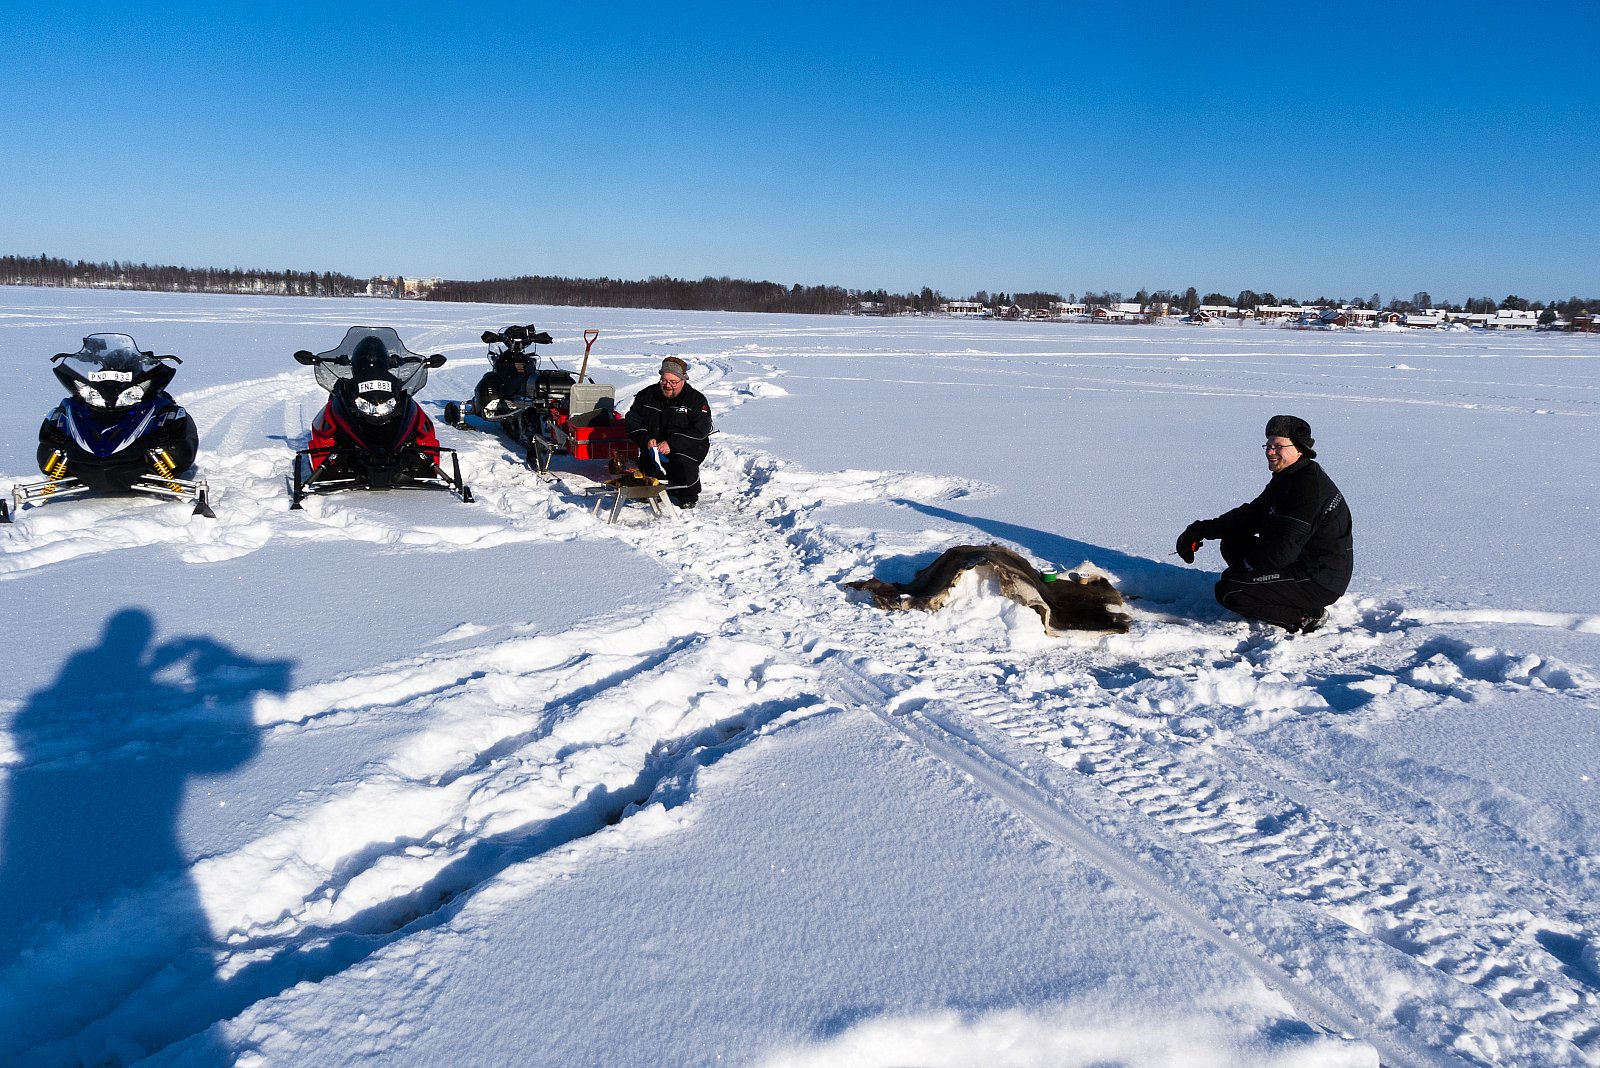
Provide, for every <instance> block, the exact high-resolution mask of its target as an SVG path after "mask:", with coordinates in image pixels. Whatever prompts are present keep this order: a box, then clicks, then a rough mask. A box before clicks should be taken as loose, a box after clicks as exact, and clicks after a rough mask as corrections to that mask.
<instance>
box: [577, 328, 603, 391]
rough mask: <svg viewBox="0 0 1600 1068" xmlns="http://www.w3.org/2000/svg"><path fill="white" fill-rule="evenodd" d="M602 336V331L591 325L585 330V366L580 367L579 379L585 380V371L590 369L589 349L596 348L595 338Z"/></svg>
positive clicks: (580, 380)
mask: <svg viewBox="0 0 1600 1068" xmlns="http://www.w3.org/2000/svg"><path fill="white" fill-rule="evenodd" d="M599 336H600V331H598V330H596V329H595V328H594V327H592V326H591V327H589V328H588V329H587V330H585V331H584V332H583V366H581V367H579V368H578V381H579V382H582V381H583V375H584V372H585V371H587V370H588V369H589V350H590V349H592V348H594V339H595V338H597V337H599Z"/></svg>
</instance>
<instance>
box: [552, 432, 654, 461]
mask: <svg viewBox="0 0 1600 1068" xmlns="http://www.w3.org/2000/svg"><path fill="white" fill-rule="evenodd" d="M567 433H568V434H570V435H571V438H572V440H571V441H570V442H568V446H569V447H570V448H571V450H572V458H573V459H574V460H613V459H615V460H631V459H633V458H634V457H636V456H638V455H639V446H637V445H635V444H634V443H633V440H632V439H631V438H629V437H628V432H627V430H626V429H625V428H624V427H621V426H575V427H568V428H567Z"/></svg>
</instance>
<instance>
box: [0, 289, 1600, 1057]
mask: <svg viewBox="0 0 1600 1068" xmlns="http://www.w3.org/2000/svg"><path fill="white" fill-rule="evenodd" d="M528 321H534V322H537V323H538V325H539V326H540V327H542V328H544V329H548V330H550V331H551V332H552V334H554V335H555V337H556V338H557V340H558V344H557V345H555V346H553V347H551V348H550V349H549V350H548V351H549V354H553V355H555V356H556V357H557V359H558V360H559V361H560V362H563V363H565V364H567V365H568V366H574V365H575V364H576V359H575V358H574V357H575V356H576V355H577V354H578V353H581V343H580V334H581V331H582V329H583V328H585V327H591V326H592V327H598V328H599V329H600V330H601V337H600V340H599V342H598V343H597V345H596V347H595V355H596V358H597V359H598V361H599V363H598V368H597V369H596V370H597V375H598V377H599V378H600V379H601V380H602V381H606V380H609V381H612V382H614V383H616V384H617V385H618V386H619V387H620V392H622V393H624V394H628V393H631V392H632V391H633V390H635V389H637V388H638V387H639V386H641V385H642V384H644V383H645V382H646V381H648V380H649V379H650V378H651V377H652V376H653V372H654V369H655V367H656V365H657V363H658V362H659V360H660V358H661V357H662V356H664V355H667V354H672V355H677V356H681V357H683V358H685V359H687V360H688V361H689V363H690V365H691V367H692V368H693V379H694V381H695V383H696V384H697V385H698V386H700V388H702V389H703V390H704V391H705V392H706V394H707V395H708V396H709V397H710V399H711V401H712V404H713V407H714V409H715V412H716V416H717V424H718V427H719V431H720V432H719V434H718V435H717V437H716V439H715V447H714V450H713V454H712V459H711V461H710V463H709V466H708V468H707V471H706V483H707V496H706V497H705V498H704V499H703V501H702V507H701V508H700V509H699V510H698V511H696V512H694V513H692V514H684V515H668V516H666V517H665V518H663V519H661V520H655V521H652V520H650V519H649V517H648V515H647V513H646V512H645V511H644V510H643V509H638V508H635V509H630V510H628V511H625V512H624V513H623V519H622V521H620V522H619V523H618V524H616V525H614V526H612V525H607V524H605V523H604V522H603V521H602V520H599V519H596V518H594V517H593V516H592V515H591V514H590V513H589V511H588V510H587V502H586V501H585V500H583V499H582V498H580V497H578V496H577V495H576V494H575V493H574V492H573V489H574V488H575V487H576V486H577V485H578V484H579V483H580V482H581V478H580V476H579V475H578V474H577V473H575V465H570V464H569V465H567V467H568V473H567V474H566V476H565V477H564V478H563V479H562V480H561V481H556V482H540V481H539V480H537V479H536V478H535V477H534V476H533V474H532V473H531V472H530V471H529V470H528V469H527V468H526V467H525V466H523V465H522V463H521V457H520V455H519V454H518V453H517V452H516V451H515V450H513V449H511V448H509V447H508V446H507V445H506V444H505V443H504V442H502V441H500V440H498V439H496V438H495V437H493V436H491V435H489V434H485V433H471V432H464V431H456V430H453V429H451V428H448V427H444V428H441V436H442V438H443V439H444V444H446V445H449V446H452V447H455V448H457V449H459V450H460V452H461V457H462V463H463V468H464V473H465V475H466V477H467V480H468V481H469V482H470V483H471V485H472V487H473V490H474V492H475V493H476V495H477V503H475V504H472V505H466V504H462V503H460V502H458V501H456V500H455V499H454V498H452V497H451V496H449V495H448V494H445V493H442V492H439V493H389V494H364V495H343V496H331V497H326V498H318V499H313V500H312V501H309V502H308V504H307V506H306V508H305V510H304V511H299V512H291V511H289V510H288V509H287V501H286V497H285V491H284V476H285V473H286V472H287V470H288V464H289V451H290V448H291V447H293V446H298V445H300V444H302V443H303V442H304V441H305V439H306V437H307V434H308V429H309V423H310V420H311V419H312V417H313V416H314V415H315V413H316V411H317V409H318V408H319V407H320V405H321V403H322V400H323V394H322V393H321V392H320V391H319V390H318V389H317V387H316V386H315V384H314V383H313V381H312V378H311V375H310V374H309V373H308V372H307V371H306V369H305V368H302V367H299V366H297V365H295V364H294V363H293V362H292V361H291V360H290V358H289V354H290V353H291V352H292V351H294V350H295V349H298V348H311V349H320V348H326V347H329V346H331V345H333V344H334V343H336V342H337V341H338V339H339V338H340V337H341V336H342V335H343V332H344V328H345V327H346V326H348V325H352V324H371V325H392V326H394V327H396V328H397V329H399V331H400V333H401V336H402V337H404V338H405V340H406V341H407V343H408V344H409V345H410V347H411V348H413V349H415V350H417V351H421V352H443V353H445V354H446V355H447V356H448V357H449V358H450V361H451V362H450V363H449V364H448V365H447V366H445V367H444V368H443V369H441V370H440V371H438V372H436V374H435V376H434V377H433V379H432V381H430V383H429V385H428V387H427V390H426V391H425V393H424V394H423V397H422V399H423V401H424V402H425V406H426V407H428V409H429V410H430V411H431V412H433V414H434V415H435V417H436V418H437V416H438V413H439V411H440V410H441V409H442V407H443V405H444V402H445V401H447V400H450V399H459V398H461V397H465V396H466V395H468V393H469V392H470V389H471V386H472V384H473V383H474V382H475V381H476V380H477V378H478V376H479V375H480V374H481V373H482V371H483V369H484V366H485V363H484V358H483V357H484V346H483V345H482V344H481V343H480V342H479V341H478V340H477V335H478V334H479V333H480V332H481V331H482V330H484V329H486V328H498V327H501V326H504V325H506V324H508V323H512V322H528ZM96 330H114V331H123V332H127V333H131V334H132V335H133V336H134V337H135V338H136V339H138V341H139V342H140V343H141V344H143V345H144V346H145V347H147V348H155V349H157V350H159V351H161V352H173V353H176V354H178V355H179V356H182V357H183V358H184V360H185V363H184V365H183V367H182V368H181V370H180V372H179V375H178V378H177V380H176V382H175V386H174V388H175V391H176V392H177V393H178V395H179V398H180V400H182V401H183V403H184V404H185V405H187V406H188V407H189V409H190V410H191V411H192V412H193V414H194V416H195V418H196V420H197V422H198V423H199V425H200V427H201V431H202V452H201V459H200V467H201V469H202V473H203V475H204V477H206V478H207V479H209V481H210V484H211V486H212V489H213V503H214V506H215V509H216V512H217V519H216V520H214V521H212V520H208V519H205V518H202V517H192V516H190V515H189V510H188V509H187V508H186V507H184V506H182V505H176V504H169V503H163V502H159V501H155V500H142V499H141V500H114V499H99V500H84V501H77V502H61V503H58V504H52V505H49V506H48V507H45V508H40V509H29V510H28V511H26V512H24V513H23V514H22V516H21V517H20V519H19V521H18V522H17V523H16V524H15V525H14V526H12V527H10V528H0V607H3V609H4V613H5V618H6V619H7V620H9V621H10V643H9V647H10V650H11V654H10V655H9V656H8V657H7V664H8V670H7V671H6V673H5V682H4V689H3V690H0V725H3V727H4V733H3V735H0V768H3V794H0V797H3V802H0V803H3V806H4V807H3V810H0V820H3V822H0V850H3V852H0V902H4V911H3V916H4V919H3V920H0V1021H3V1023H4V1026H0V1063H5V1064H8V1065H77V1064H95V1065H99V1064H129V1063H135V1062H140V1063H148V1064H153V1065H185V1066H206V1065H220V1064H240V1065H307V1064H317V1065H344V1064H356V1063H369V1062H376V1063H383V1064H386V1065H387V1064H396V1065H408V1064H409V1065H437V1064H462V1065H510V1064H517V1065H524V1064H540V1065H563V1066H567V1065H595V1066H602V1065H603V1066H618V1065H652V1066H654V1065H702V1064H740V1065H760V1066H767V1068H776V1066H793V1068H800V1066H808V1068H809V1066H821V1065H830V1066H831V1065H849V1066H856V1065H859V1066H868V1065H881V1066H889V1065H930V1066H956V1065H984V1066H1012V1065H1016V1066H1034V1065H1039V1066H1043V1065H1051V1066H1072V1065H1084V1066H1088V1065H1169V1064H1182V1065H1199V1066H1208V1065H1219V1066H1220V1065H1274V1066H1296V1068H1308V1066H1317V1068H1324V1066H1345V1065H1375V1064H1378V1063H1382V1064H1385V1065H1455V1064H1464V1065H1529V1066H1533V1065H1540V1066H1543V1065H1566V1064H1588V1063H1593V1062H1594V1061H1596V1060H1600V913H1597V910H1596V907H1595V905H1594V904H1593V899H1594V897H1595V891H1596V889H1597V888H1600V868H1597V865H1600V813H1597V810H1596V797H1597V793H1596V791H1597V789H1600V786H1597V782H1596V779H1597V776H1600V730H1597V719H1600V580H1597V579H1596V577H1595V571H1594V560H1595V550H1594V543H1595V541H1596V535H1597V534H1600V515H1597V514H1596V500H1597V494H1596V489H1597V486H1600V384H1597V381H1600V380H1597V375H1596V367H1597V366H1600V364H1597V362H1596V360H1597V358H1600V343H1597V342H1596V340H1595V339H1594V338H1582V337H1567V336H1563V337H1553V336H1545V335H1538V336H1527V335H1518V336H1512V335H1501V334H1484V333H1476V332H1473V333H1436V332H1427V333H1399V332H1381V331H1365V332H1337V333H1326V334H1324V333H1312V332H1294V331H1286V330H1277V329H1270V328H1264V327H1255V326H1247V327H1238V326H1211V327H1205V328H1196V327H1179V326H1172V327H1123V328H1118V327H1093V326H1088V325H1059V324H1011V323H995V322H964V321H954V320H932V319H927V320H918V319H907V320H892V321H876V320H859V319H838V318H823V317H816V318H812V317H778V316H748V315H730V314H710V313H670V312H643V311H626V310H602V311H582V310H579V309H568V308H533V309H529V308H509V307H491V306H483V305H437V304H417V303H406V304H400V303H395V302H390V301H337V300H309V299H308V300H296V299H281V298H263V299H248V298H239V297H217V296H186V295H171V294H130V293H90V292H85V291H53V290H30V289H0V383H3V385H4V386H5V391H6V395H7V396H8V398H9V399H10V402H11V407H12V409H13V418H12V419H10V420H9V421H8V422H7V424H6V425H5V426H0V487H9V486H10V485H11V484H12V483H13V482H16V481H21V480H31V479H33V478H35V477H37V475H36V473H35V472H34V469H33V450H34V445H35V442H36V438H35V433H36V429H37V425H38V423H37V420H38V417H39V416H41V415H42V414H43V413H44V412H45V411H46V409H48V408H49V407H50V406H52V405H53V404H54V403H55V402H56V400H57V399H58V397H59V390H58V388H57V386H56V383H55V381H54V379H53V378H52V377H51V375H50V373H49V368H48V356H49V355H50V354H51V353H54V352H57V351H61V350H66V349H71V348H74V347H76V344H77V341H78V339H79V338H80V337H81V336H82V335H84V334H86V333H89V332H91V331H96ZM591 366H593V365H591ZM1278 412H1288V413H1292V414H1297V415H1301V416H1304V417H1305V418H1307V419H1309V420H1310V422H1311V424H1312V427H1313V429H1314V432H1315V434H1316V438H1317V445H1318V451H1319V453H1320V456H1321V460H1322V461H1323V463H1324V466H1326V467H1327V469H1328V470H1329V472H1330V473H1331V474H1332V475H1333V477H1334V478H1335V479H1336V480H1337V481H1338V482H1339V484H1340V486H1341V487H1342V489H1343V490H1344V492H1345V494H1346V496H1347V498H1348V499H1349V500H1350V502H1351V504H1352V508H1353V511H1354V515H1355V520H1356V537H1357V562H1356V576H1355V581H1354V584H1353V587H1352V591H1351V593H1350V595H1349V596H1347V597H1346V598H1345V599H1344V600H1343V601H1341V602H1340V603H1339V604H1338V605H1337V606H1336V607H1335V609H1334V611H1333V623H1334V625H1333V626H1331V627H1330V628H1328V629H1327V630H1324V631H1322V632H1319V633H1316V634H1313V635H1310V636H1307V637H1297V638H1288V637H1285V636H1283V635H1282V634H1281V633H1278V632H1275V631H1271V630H1267V629H1264V628H1260V627H1252V626H1251V625H1249V624H1246V623H1245V622H1243V621H1241V620H1238V619H1236V618H1231V617H1229V616H1228V615H1227V614H1225V613H1223V612H1222V611H1221V610H1220V609H1218V608H1217V607H1216V606H1215V605H1214V603H1213V602H1212V601H1211V599H1210V596H1209V591H1210V584H1211V582H1212V581H1213V573H1214V569H1216V568H1217V567H1219V566H1220V565H1219V562H1218V560H1217V559H1216V555H1215V552H1214V550H1213V549H1211V548H1209V547H1208V549H1207V550H1206V555H1204V556H1202V557H1201V559H1200V560H1199V561H1198V562H1197V565H1196V566H1194V567H1187V566H1183V565H1181V564H1179V563H1178V562H1177V560H1176V558H1175V557H1174V556H1172V555H1170V552H1171V547H1172V542H1173V539H1174V538H1175V536H1176V534H1177V532H1178V531H1179V530H1180V529H1182V527H1183V526H1184V525H1185V524H1186V523H1187V522H1188V521H1189V520H1191V519H1195V518H1198V517H1205V516H1211V515H1214V514H1217V513H1218V512H1220V511H1222V510H1224V509H1225V508H1227V507H1231V506H1232V505H1234V504H1237V503H1238V502H1240V501H1242V500H1245V499H1247V498H1249V497H1251V496H1254V494H1255V493H1256V492H1258V490H1259V489H1260V487H1261V485H1262V484H1263V483H1264V482H1265V479H1266V470H1265V465H1264V463H1263V461H1262V459H1261V452H1260V448H1259V445H1260V442H1261V440H1262V435H1261V428H1262V426H1263V425H1264V424H1265V422H1266V419H1267V417H1268V416H1270V415H1273V414H1275V413H1278ZM558 464H559V461H558ZM991 541H999V542H1002V543H1004V544H1007V545H1009V546H1011V547H1013V548H1015V549H1018V550H1019V551H1021V552H1023V553H1024V554H1025V555H1027V556H1029V557H1030V558H1031V559H1033V560H1034V561H1036V562H1038V563H1040V564H1045V563H1053V564H1056V565H1061V566H1066V567H1075V566H1077V565H1079V564H1080V563H1081V562H1083V561H1085V560H1087V561H1090V562H1092V563H1093V564H1094V565H1096V566H1098V567H1100V568H1102V569H1103V570H1105V571H1106V572H1108V573H1110V574H1111V575H1112V576H1114V577H1115V580H1116V582H1117V584H1118V585H1119V587H1120V588H1121V589H1122V590H1123V591H1124V593H1125V594H1126V595H1128V596H1129V597H1130V598H1132V600H1131V602H1130V606H1131V612H1132V629H1131V631H1130V633H1128V634H1126V635H1120V636H1101V635H1081V636H1073V637H1067V638H1052V637H1047V636H1046V635H1045V634H1044V633H1043V632H1042V630H1041V629H1040V626H1039V624H1038V622H1037V617H1035V616H1033V615H1032V614H1031V613H1028V612H1027V611H1026V610H1023V609H1020V608H1019V607H1017V606H1015V605H1012V604H1011V603H1010V602H1008V601H1004V600H1002V599H1000V598H999V597H998V596H997V595H995V594H994V593H993V592H991V591H988V590H985V589H982V588H973V589H970V590H968V591H966V593H965V594H964V595H963V596H962V597H960V598H958V599H957V601H956V602H955V603H954V604H952V605H951V606H950V607H948V608H946V609H945V610H943V611H942V612H940V613H938V614H932V615H927V614H915V613H904V614H900V613H896V614H888V613H883V612H880V611H879V610H877V609H876V608H873V607H871V606H869V605H867V604H865V603H862V602H860V601H857V600H853V599H850V598H847V597H846V596H845V595H844V593H843V592H842V591H841V589H840V585H839V584H840V583H841V582H843V581H846V580H849V579H852V578H860V577H865V576H867V575H871V574H877V575H879V576H880V577H884V578H890V579H904V578H908V577H909V576H910V575H911V574H912V573H913V572H914V571H915V570H916V569H917V568H918V567H920V566H921V565H923V564H925V563H927V562H928V561H929V560H931V559H932V558H933V557H934V556H935V555H936V554H937V553H938V551H940V550H941V549H943V548H945V547H948V546H950V545H955V544H961V543H973V542H976V543H986V542H991Z"/></svg>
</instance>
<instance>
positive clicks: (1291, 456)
mask: <svg viewBox="0 0 1600 1068" xmlns="http://www.w3.org/2000/svg"><path fill="white" fill-rule="evenodd" d="M1315 443H1316V442H1315V440H1314V439H1313V438H1312V437H1311V424H1310V423H1307V422H1306V421H1305V420H1304V419H1300V418H1297V417H1296V416H1292V415H1275V416H1273V417H1272V418H1271V419H1270V420H1268V421H1267V443H1266V444H1265V445H1263V446H1262V448H1263V449H1265V450H1266V453H1267V470H1269V471H1271V472H1272V479H1271V481H1269V482H1268V483H1267V488H1266V489H1264V490H1262V492H1261V496H1259V497H1257V498H1256V499H1255V500H1253V501H1250V502H1249V503H1247V504H1241V505H1240V506H1239V507H1237V508H1235V509H1233V510H1232V511H1228V512H1224V513H1223V514H1221V515H1219V516H1217V518H1215V519H1197V520H1195V521H1194V522H1193V523H1190V524H1189V525H1188V526H1187V527H1185V528H1184V530H1183V533H1182V534H1179V535H1178V555H1179V556H1180V557H1182V558H1183V562H1184V563H1186V564H1192V563H1194V554H1195V551H1196V550H1198V549H1199V548H1200V546H1201V545H1202V544H1203V543H1204V542H1205V541H1207V540H1210V539H1218V540H1220V541H1221V542H1222V544H1221V546H1220V548H1221V550H1222V559H1223V560H1225V561H1226V562H1227V564H1228V569H1227V570H1226V571H1224V572H1223V573H1222V578H1221V580H1220V581H1218V582H1217V588H1216V592H1217V601H1218V603H1220V604H1221V605H1222V606H1223V607H1224V608H1229V609H1232V610H1233V611H1235V612H1237V613H1239V614H1240V615H1241V616H1246V617H1248V618H1250V619H1260V620H1265V621H1266V622H1268V623H1272V624H1275V625H1277V626H1280V627H1282V628H1284V629H1285V630H1287V631H1289V633H1291V634H1293V633H1297V632H1299V633H1309V632H1311V631H1313V630H1316V629H1317V628H1318V627H1320V626H1322V624H1323V622H1324V621H1325V619H1326V618H1327V616H1326V613H1325V612H1324V609H1326V608H1327V607H1328V606H1329V605H1330V604H1332V603H1333V602H1335V601H1337V600H1338V599H1339V598H1340V597H1342V596H1344V591H1345V590H1346V588H1348V587H1349V585H1350V572H1351V570H1352V568H1353V566H1354V560H1355V557H1354V552H1353V538H1352V534H1351V526H1350V508H1349V506H1348V505H1346V504H1345V500H1344V494H1342V493H1340V492H1339V487H1338V486H1335V485H1334V484H1333V479H1331V478H1329V477H1328V475H1327V472H1325V471H1323V470H1322V467H1321V466H1320V465H1319V464H1318V463H1317V462H1316V455H1317V454H1316V451H1315V450H1314V449H1313V448H1312V446H1313V445H1314V444H1315Z"/></svg>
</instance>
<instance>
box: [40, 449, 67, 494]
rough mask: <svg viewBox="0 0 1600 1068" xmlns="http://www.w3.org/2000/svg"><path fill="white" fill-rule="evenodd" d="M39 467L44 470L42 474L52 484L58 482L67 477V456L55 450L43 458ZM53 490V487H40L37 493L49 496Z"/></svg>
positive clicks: (54, 488)
mask: <svg viewBox="0 0 1600 1068" xmlns="http://www.w3.org/2000/svg"><path fill="white" fill-rule="evenodd" d="M39 466H41V467H42V468H44V473H45V476H46V477H47V478H49V479H50V480H51V481H52V482H59V481H60V480H61V479H63V478H66V477H67V454H66V453H64V452H62V451H61V450H60V449H56V450H54V451H52V452H51V453H50V455H49V456H46V457H45V458H44V463H42V464H40V465H39ZM55 490H56V487H55V486H41V487H40V489H39V492H40V493H42V494H50V493H54V492H55Z"/></svg>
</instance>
